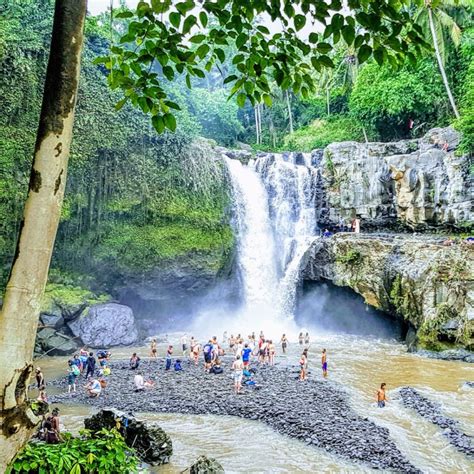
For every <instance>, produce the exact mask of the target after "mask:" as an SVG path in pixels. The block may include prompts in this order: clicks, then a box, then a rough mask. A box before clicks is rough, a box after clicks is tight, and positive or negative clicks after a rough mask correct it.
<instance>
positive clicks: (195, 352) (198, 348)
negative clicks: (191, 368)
mask: <svg viewBox="0 0 474 474" xmlns="http://www.w3.org/2000/svg"><path fill="white" fill-rule="evenodd" d="M200 352H201V344H199V342H195V343H194V345H193V351H192V357H193V359H194V365H198V360H199V353H200Z"/></svg>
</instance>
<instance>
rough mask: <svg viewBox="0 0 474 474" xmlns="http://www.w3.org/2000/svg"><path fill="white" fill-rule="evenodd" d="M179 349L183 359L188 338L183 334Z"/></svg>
mask: <svg viewBox="0 0 474 474" xmlns="http://www.w3.org/2000/svg"><path fill="white" fill-rule="evenodd" d="M181 347H182V349H183V357H186V351H187V350H188V337H187V336H186V334H183V335H182V337H181Z"/></svg>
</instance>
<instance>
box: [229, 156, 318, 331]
mask: <svg viewBox="0 0 474 474" xmlns="http://www.w3.org/2000/svg"><path fill="white" fill-rule="evenodd" d="M226 162H227V166H228V170H229V174H230V177H231V182H232V187H233V196H234V213H235V218H236V227H237V242H238V248H237V250H238V270H239V274H240V278H241V282H242V292H243V300H244V301H243V306H244V312H247V313H248V314H251V315H252V316H251V317H253V318H254V320H255V318H256V317H258V322H259V324H261V325H262V326H264V325H265V322H269V323H270V322H272V323H274V322H275V319H280V320H281V321H285V320H286V321H288V319H290V320H291V319H292V318H293V310H294V305H295V299H296V292H297V287H298V283H299V281H298V278H299V266H300V262H301V258H302V257H303V255H304V253H305V251H306V250H307V249H308V247H309V245H310V243H311V242H312V241H313V240H314V239H315V236H316V232H317V223H316V203H315V199H316V193H315V190H316V186H315V184H316V179H317V170H316V169H315V168H313V167H312V166H311V156H310V155H303V154H301V153H298V154H296V153H295V154H294V153H291V154H265V155H261V156H259V157H258V158H257V159H256V160H251V161H250V163H249V165H248V166H244V165H242V164H241V163H240V162H239V161H237V160H232V159H229V158H226Z"/></svg>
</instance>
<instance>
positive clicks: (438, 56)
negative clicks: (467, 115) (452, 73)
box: [428, 6, 460, 118]
mask: <svg viewBox="0 0 474 474" xmlns="http://www.w3.org/2000/svg"><path fill="white" fill-rule="evenodd" d="M428 18H429V22H430V30H431V36H432V38H433V45H434V49H435V53H436V59H437V60H438V67H439V72H440V73H441V77H442V78H443V82H444V87H445V88H446V92H447V93H448V97H449V102H450V103H451V107H452V109H453V112H454V115H455V116H456V118H459V117H460V115H459V112H458V108H457V107H456V102H455V101H454V96H453V93H452V92H451V88H450V87H449V82H448V78H447V77H446V71H445V70H444V66H443V59H442V58H441V52H440V50H439V45H438V37H437V36H436V28H435V24H434V20H433V10H432V9H431V7H430V6H428Z"/></svg>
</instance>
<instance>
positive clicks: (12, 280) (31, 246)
mask: <svg viewBox="0 0 474 474" xmlns="http://www.w3.org/2000/svg"><path fill="white" fill-rule="evenodd" d="M86 3H87V0H56V6H55V12H54V23H53V33H52V38H51V48H50V54H49V61H48V68H47V71H46V80H45V88H44V94H43V104H42V107H41V115H40V121H39V127H38V132H37V136H36V145H35V152H34V158H33V164H32V169H31V174H30V184H29V191H28V197H27V200H26V203H25V208H24V211H23V221H22V225H21V228H20V235H19V238H18V243H17V248H16V253H15V257H14V260H13V264H12V268H11V273H10V277H9V280H8V283H7V287H6V291H5V297H4V302H3V308H2V312H1V313H0V366H1V370H0V471H2V472H3V470H4V469H5V468H6V466H7V465H8V464H9V463H10V462H11V460H12V459H13V457H14V456H15V455H16V453H17V452H18V450H19V449H20V448H21V447H22V446H23V445H24V444H25V443H26V442H27V441H28V439H29V438H30V436H31V433H32V431H33V430H34V428H35V426H36V425H37V422H38V421H39V420H38V418H37V417H36V416H35V415H34V414H33V412H32V410H31V408H30V405H29V403H28V400H27V390H28V382H29V379H30V375H31V372H32V369H33V365H32V357H33V350H34V344H35V338H36V328H37V325H38V316H39V312H40V303H41V297H42V295H43V293H44V288H45V285H46V281H47V276H48V269H49V263H50V260H51V254H52V251H53V246H54V240H55V237H56V231H57V228H58V224H59V218H60V213H61V205H62V202H63V196H64V188H65V184H66V171H67V163H68V158H69V147H70V144H71V139H72V126H73V120H74V107H75V103H76V94H77V86H78V81H79V72H80V57H81V50H82V42H83V30H84V20H85V15H86Z"/></svg>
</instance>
